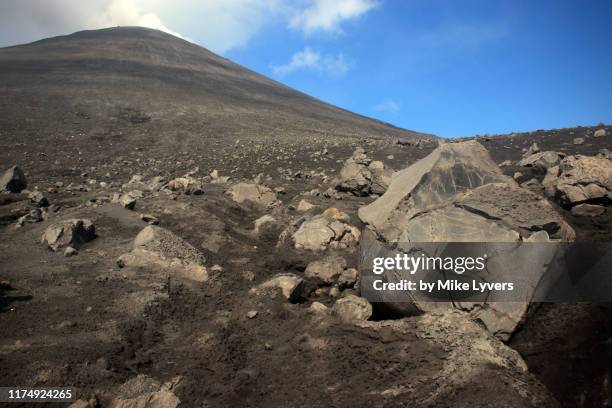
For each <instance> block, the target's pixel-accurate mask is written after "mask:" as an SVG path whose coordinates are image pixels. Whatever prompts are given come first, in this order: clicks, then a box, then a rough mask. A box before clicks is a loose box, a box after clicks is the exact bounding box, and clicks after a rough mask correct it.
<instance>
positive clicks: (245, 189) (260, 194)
mask: <svg viewBox="0 0 612 408" xmlns="http://www.w3.org/2000/svg"><path fill="white" fill-rule="evenodd" d="M228 193H229V194H230V196H231V197H232V200H234V201H236V202H237V203H244V202H245V201H249V202H252V203H254V204H256V205H260V206H264V207H266V206H269V205H271V204H273V203H274V202H275V201H276V194H274V191H272V189H271V188H269V187H266V186H262V185H261V184H256V183H238V184H235V185H233V186H232V187H231V188H230V189H229V190H228Z"/></svg>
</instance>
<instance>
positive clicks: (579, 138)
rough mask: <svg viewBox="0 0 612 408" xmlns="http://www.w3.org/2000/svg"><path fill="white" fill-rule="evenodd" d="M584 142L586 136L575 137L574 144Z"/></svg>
mask: <svg viewBox="0 0 612 408" xmlns="http://www.w3.org/2000/svg"><path fill="white" fill-rule="evenodd" d="M583 143H584V138H582V137H577V138H575V139H574V144H575V145H577V146H578V145H581V144H583Z"/></svg>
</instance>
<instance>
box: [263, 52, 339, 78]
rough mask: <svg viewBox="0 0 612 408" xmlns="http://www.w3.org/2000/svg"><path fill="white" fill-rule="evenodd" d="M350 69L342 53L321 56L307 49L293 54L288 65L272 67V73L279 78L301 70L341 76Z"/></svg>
mask: <svg viewBox="0 0 612 408" xmlns="http://www.w3.org/2000/svg"><path fill="white" fill-rule="evenodd" d="M348 69H349V65H348V63H347V62H346V61H345V59H344V55H342V53H340V54H337V55H331V54H326V55H321V53H320V52H318V51H315V50H313V49H311V48H310V47H306V48H304V50H302V51H298V52H296V53H295V54H293V56H292V57H291V60H290V61H289V62H288V63H286V64H284V65H276V66H273V67H272V71H273V72H274V73H275V74H276V75H278V76H283V75H287V74H289V73H291V72H294V71H299V70H308V71H316V72H321V73H326V74H329V75H341V74H344V73H345V72H346V71H348Z"/></svg>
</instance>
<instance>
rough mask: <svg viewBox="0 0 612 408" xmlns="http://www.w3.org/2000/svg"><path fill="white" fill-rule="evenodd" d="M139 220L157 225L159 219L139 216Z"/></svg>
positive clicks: (150, 216)
mask: <svg viewBox="0 0 612 408" xmlns="http://www.w3.org/2000/svg"><path fill="white" fill-rule="evenodd" d="M140 219H141V220H143V221H144V222H146V223H148V224H151V225H157V224H159V219H158V218H157V217H156V216H154V215H151V214H140Z"/></svg>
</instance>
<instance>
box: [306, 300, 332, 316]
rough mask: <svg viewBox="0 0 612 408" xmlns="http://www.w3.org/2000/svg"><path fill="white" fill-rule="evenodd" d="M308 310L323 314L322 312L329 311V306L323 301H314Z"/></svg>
mask: <svg viewBox="0 0 612 408" xmlns="http://www.w3.org/2000/svg"><path fill="white" fill-rule="evenodd" d="M308 310H310V312H312V313H316V314H321V313H327V311H328V310H329V308H328V307H327V306H325V305H324V304H323V303H321V302H312V304H311V305H310V307H309V308H308Z"/></svg>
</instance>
